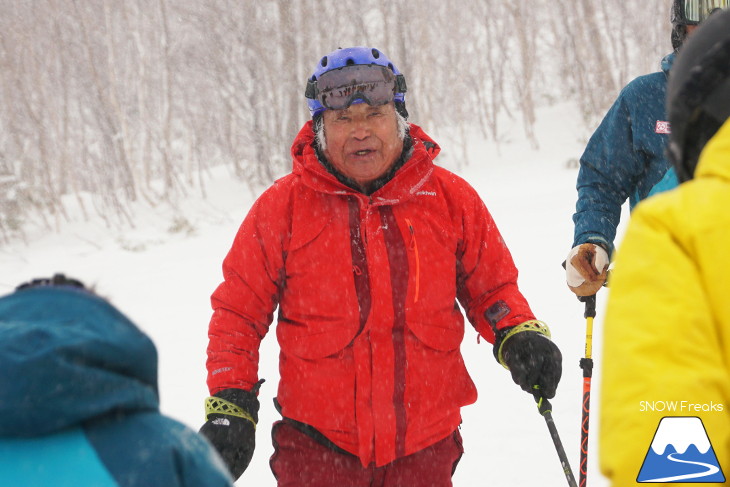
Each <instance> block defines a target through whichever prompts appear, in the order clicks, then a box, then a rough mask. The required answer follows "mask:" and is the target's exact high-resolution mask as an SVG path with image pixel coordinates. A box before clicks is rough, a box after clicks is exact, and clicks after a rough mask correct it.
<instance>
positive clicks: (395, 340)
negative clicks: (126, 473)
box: [201, 47, 561, 487]
mask: <svg viewBox="0 0 730 487" xmlns="http://www.w3.org/2000/svg"><path fill="white" fill-rule="evenodd" d="M405 92H406V83H405V79H404V77H403V75H402V74H401V73H400V72H399V71H398V69H397V68H396V67H395V65H394V64H393V63H392V62H391V61H390V60H389V59H388V58H387V56H386V55H385V54H384V53H382V52H380V51H378V50H377V49H373V48H369V47H352V48H347V49H338V50H337V51H334V52H332V53H330V54H328V55H327V56H325V57H323V58H322V59H321V60H320V61H319V63H318V64H317V67H316V69H315V71H314V74H313V75H312V76H311V78H310V79H309V80H308V82H307V89H306V97H307V98H308V103H309V109H310V111H311V114H312V120H311V121H309V122H307V123H306V124H305V125H304V127H302V129H301V131H300V132H299V135H298V136H297V137H296V139H295V141H294V144H293V146H292V156H293V160H294V162H293V166H294V167H293V170H292V172H291V174H289V175H287V176H286V177H284V178H282V179H280V180H278V181H276V182H275V183H274V184H273V185H272V186H271V187H270V188H269V189H268V190H267V191H266V192H264V193H263V194H262V195H261V197H260V198H259V199H258V200H257V201H256V202H255V203H254V205H253V207H252V208H251V210H250V211H249V213H248V215H247V216H246V218H245V220H244V222H243V224H242V226H241V228H240V230H239V231H238V234H237V235H236V238H235V240H234V242H233V246H232V247H231V250H230V252H229V253H228V255H227V256H226V258H225V260H224V262H223V274H224V281H223V283H222V284H220V286H219V287H218V288H217V289H216V290H215V292H214V293H213V296H212V305H213V309H214V313H213V317H212V319H211V322H210V329H209V338H210V342H209V345H208V362H207V367H208V386H209V389H210V392H211V394H212V396H211V397H210V398H208V400H207V422H206V423H205V424H204V425H203V427H202V429H201V432H202V433H203V434H205V435H206V436H207V437H208V438H209V439H210V440H211V442H212V443H213V444H214V445H215V446H216V447H217V448H218V450H219V451H220V453H221V454H222V456H223V458H224V459H225V460H226V461H227V463H228V465H229V468H230V469H231V471H232V473H233V475H234V477H236V478H238V477H239V476H240V475H241V474H242V473H243V471H244V470H245V469H246V467H247V466H248V463H249V462H250V460H251V456H252V454H253V449H254V444H255V443H254V428H255V424H256V422H257V413H258V408H259V403H258V400H257V398H256V396H257V392H258V388H259V386H260V384H261V382H262V381H260V380H259V377H258V373H257V372H258V360H259V345H260V342H261V340H262V339H263V337H264V336H265V335H266V333H267V331H268V329H269V326H270V324H271V323H272V321H273V314H274V311H275V310H276V308H277V307H278V308H279V312H278V318H277V330H276V335H277V338H278V341H279V346H280V357H279V364H280V365H279V368H280V372H281V378H280V382H279V388H278V395H277V407H278V408H279V409H280V412H281V414H282V416H283V419H282V421H279V422H277V423H276V424H275V425H274V431H273V440H274V446H275V452H274V455H273V457H272V459H271V468H272V470H273V472H274V475H275V476H276V478H277V480H278V485H280V486H290V485H291V486H294V485H297V486H302V485H304V486H318V487H323V486H333V487H334V486H337V487H340V486H343V485H348V486H373V485H378V486H398V485H409V486H411V487H413V486H425V485H428V486H450V485H451V476H452V474H453V472H454V469H455V468H456V464H457V463H458V461H459V458H460V457H461V454H462V452H463V449H462V446H461V438H460V436H459V432H458V426H459V424H460V423H461V415H460V408H461V407H462V406H465V405H467V404H471V403H473V402H474V401H476V398H477V391H476V388H475V386H474V384H473V382H472V380H471V378H470V377H469V374H468V373H467V370H466V368H465V366H464V360H463V358H462V355H461V352H460V344H461V342H462V339H463V336H464V317H463V315H462V313H461V311H460V309H459V306H457V301H458V303H460V304H461V306H462V307H463V309H464V310H465V311H466V315H467V318H468V320H469V322H470V323H471V324H472V326H474V328H475V329H476V331H477V332H478V333H479V334H480V335H481V336H483V337H484V338H485V339H486V340H488V341H489V342H490V343H493V344H494V355H495V357H496V358H497V360H498V361H499V362H500V363H501V364H502V365H504V366H505V367H507V368H508V369H509V370H510V372H511V373H512V378H513V379H514V381H515V382H516V383H517V384H518V385H520V386H521V387H522V388H523V389H524V390H525V391H528V392H530V393H531V394H537V395H542V396H544V397H547V398H551V397H553V396H554V395H555V389H556V387H557V384H558V381H559V380H560V375H561V354H560V352H559V350H558V348H557V347H556V346H555V344H554V343H553V342H552V341H551V340H550V338H549V331H548V329H547V327H546V326H545V325H544V324H543V323H542V322H539V321H537V320H535V317H534V315H533V313H532V311H531V310H530V308H529V306H528V304H527V302H526V300H525V298H524V297H523V296H522V294H520V291H519V290H518V287H517V270H516V268H515V266H514V263H513V261H512V258H511V256H510V253H509V251H508V249H507V247H506V246H505V243H504V241H503V240H502V238H501V236H500V234H499V231H498V230H497V227H496V225H495V223H494V221H493V219H492V217H491V215H490V214H489V212H488V211H487V208H486V207H485V205H484V203H483V202H482V200H481V199H480V198H479V195H478V194H477V192H476V191H475V190H474V189H473V188H472V187H471V186H469V184H467V183H466V182H465V181H464V180H462V179H461V178H459V177H458V176H456V175H454V174H452V173H450V172H449V171H447V170H445V169H443V168H441V167H438V166H436V165H435V164H434V162H433V160H434V158H435V157H436V155H437V154H438V153H439V146H438V145H437V144H436V143H435V142H434V141H433V140H432V139H431V138H430V137H429V136H428V135H426V133H425V132H424V131H423V130H422V129H421V128H420V127H418V126H417V125H414V124H412V123H408V122H407V121H406V119H407V116H408V113H407V111H406V109H405V99H404V94H405Z"/></svg>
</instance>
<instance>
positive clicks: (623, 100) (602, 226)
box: [573, 53, 678, 253]
mask: <svg viewBox="0 0 730 487" xmlns="http://www.w3.org/2000/svg"><path fill="white" fill-rule="evenodd" d="M674 58H675V53H671V54H669V55H667V56H665V57H664V59H662V71H660V72H656V73H652V74H648V75H645V76H640V77H638V78H636V79H634V80H633V81H631V82H630V83H629V84H628V85H626V86H625V87H624V89H623V90H621V93H620V94H619V96H618V98H617V99H616V101H615V102H614V104H613V106H612V107H611V108H610V109H609V111H608V113H607V114H606V116H605V117H604V119H603V121H602V122H601V124H600V125H599V126H598V128H597V129H596V131H595V132H594V133H593V135H592V136H591V139H590V140H589V141H588V145H587V146H586V149H585V151H584V152H583V155H582V156H581V158H580V171H579V173H578V183H577V189H578V202H577V203H576V212H575V214H574V215H573V222H574V223H575V234H574V240H573V246H574V247H575V246H576V245H580V244H582V243H586V242H591V243H595V244H598V245H601V246H603V247H604V248H605V249H606V250H608V251H609V253H613V248H614V245H613V241H614V239H615V237H616V228H617V227H618V224H619V220H620V218H621V206H622V205H623V204H624V202H625V201H626V200H627V199H629V204H630V208H631V209H633V208H634V206H635V205H636V204H637V203H638V202H639V201H641V200H643V199H644V198H647V197H649V196H651V195H653V194H656V193H658V192H661V191H666V190H668V189H671V188H674V187H675V186H677V184H678V180H677V176H676V174H675V172H674V168H673V167H672V166H671V163H670V162H669V161H668V160H667V158H666V155H665V147H666V144H667V142H668V138H669V123H668V122H667V120H668V118H667V115H666V109H665V97H666V90H667V76H668V74H669V69H670V68H671V66H672V63H673V62H674Z"/></svg>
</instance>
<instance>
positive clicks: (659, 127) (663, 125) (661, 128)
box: [654, 120, 672, 135]
mask: <svg viewBox="0 0 730 487" xmlns="http://www.w3.org/2000/svg"><path fill="white" fill-rule="evenodd" d="M654 132H656V133H658V134H664V135H668V134H671V133H672V126H671V124H670V123H669V122H665V121H663V120H657V121H656V126H655V127H654Z"/></svg>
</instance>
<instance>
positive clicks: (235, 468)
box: [200, 380, 263, 480]
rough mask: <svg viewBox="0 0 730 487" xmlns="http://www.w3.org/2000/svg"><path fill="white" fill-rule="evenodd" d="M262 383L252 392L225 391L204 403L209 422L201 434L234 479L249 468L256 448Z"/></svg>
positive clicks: (201, 430)
mask: <svg viewBox="0 0 730 487" xmlns="http://www.w3.org/2000/svg"><path fill="white" fill-rule="evenodd" d="M262 382H263V380H261V381H259V382H258V383H257V384H256V385H255V386H254V388H253V389H252V390H251V391H246V390H243V389H224V390H222V391H219V392H217V393H215V394H214V395H213V396H211V397H209V398H207V399H206V400H205V416H206V422H205V424H204V425H203V427H202V428H200V433H201V434H202V435H204V436H205V437H206V438H208V441H210V442H211V443H212V444H213V446H214V447H215V449H216V450H218V453H219V454H220V456H221V458H223V461H224V462H225V463H226V465H227V466H228V470H230V472H231V475H232V476H233V478H234V479H235V480H237V479H238V478H239V477H240V476H241V474H243V472H244V471H245V470H246V468H247V467H248V464H249V463H250V462H251V458H252V457H253V451H254V449H255V448H256V423H257V422H258V420H259V418H258V413H259V400H258V398H257V397H256V393H257V392H258V389H259V387H260V386H261V383H262Z"/></svg>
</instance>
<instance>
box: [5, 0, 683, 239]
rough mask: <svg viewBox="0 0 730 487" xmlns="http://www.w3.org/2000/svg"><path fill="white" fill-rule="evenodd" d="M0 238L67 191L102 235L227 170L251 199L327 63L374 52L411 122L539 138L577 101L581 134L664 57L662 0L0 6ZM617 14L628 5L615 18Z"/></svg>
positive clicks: (463, 140) (93, 1) (216, 0)
mask: <svg viewBox="0 0 730 487" xmlns="http://www.w3.org/2000/svg"><path fill="white" fill-rule="evenodd" d="M0 7H1V8H2V11H3V15H2V16H0V32H2V34H1V35H0V238H9V237H10V236H11V235H12V234H14V233H17V232H18V231H19V230H20V229H22V223H23V219H24V218H25V215H27V214H30V213H33V214H34V215H38V216H40V218H43V219H44V222H45V225H46V226H47V227H49V228H57V227H58V226H59V225H60V224H61V223H62V222H63V220H64V219H66V218H67V217H66V212H65V205H64V202H65V201H68V200H67V198H68V197H72V198H75V199H76V201H78V203H79V204H80V205H82V208H83V209H84V211H88V213H87V214H88V215H91V214H92V212H93V213H98V214H100V215H102V216H103V217H104V218H105V219H106V220H107V222H108V224H109V225H118V224H120V223H122V224H124V225H133V224H134V212H133V211H132V206H133V205H134V204H136V203H135V202H138V201H144V202H145V204H147V205H158V204H166V205H172V206H173V207H174V206H175V204H176V202H178V201H179V200H180V199H181V198H184V197H185V196H186V195H187V194H189V193H190V191H204V190H205V182H206V174H207V172H208V171H209V170H210V169H211V168H213V167H215V166H226V167H228V168H229V169H230V171H231V173H232V174H234V175H235V176H236V177H238V178H240V179H242V180H243V181H246V182H247V183H248V185H249V187H250V189H251V191H253V192H257V191H260V190H261V188H263V187H265V186H267V185H268V184H269V183H270V182H271V181H272V180H273V179H274V178H276V177H278V176H280V175H282V174H284V173H286V172H287V171H288V170H289V169H290V160H289V144H290V143H291V140H292V138H293V137H294V135H295V134H296V132H297V130H299V127H301V125H302V123H303V122H304V121H306V120H307V119H308V117H309V114H308V112H307V109H306V103H305V102H304V99H303V92H304V86H305V81H306V78H307V76H309V75H310V72H311V69H312V67H313V64H314V62H316V60H317V59H318V56H321V55H322V54H323V53H326V52H329V51H331V50H334V49H336V48H337V47H345V46H350V45H371V46H375V47H378V48H380V49H382V50H383V51H385V52H386V53H388V55H389V56H390V57H391V58H392V59H393V60H394V61H396V62H397V64H398V66H399V68H400V69H401V71H403V72H404V73H405V74H406V77H407V80H408V84H409V92H408V94H407V105H408V110H409V112H410V114H411V121H413V122H415V123H418V124H420V125H423V126H424V127H425V128H427V129H428V130H429V131H433V130H442V131H448V133H449V134H450V135H451V136H454V137H455V144H449V146H450V148H451V149H450V150H449V151H445V160H448V161H451V163H452V164H454V165H456V166H457V167H458V166H459V165H460V164H466V163H467V162H468V161H467V160H466V153H467V148H468V146H469V144H470V142H471V141H472V140H473V139H474V138H475V137H476V138H482V139H484V138H486V139H491V140H493V141H495V142H496V143H501V142H503V141H504V140H507V139H506V137H507V135H508V134H506V133H505V132H504V131H503V130H502V127H503V125H504V121H505V119H507V118H518V117H519V119H521V120H522V122H523V123H522V124H523V127H524V133H523V134H514V133H513V134H509V137H510V140H511V141H513V142H515V141H516V142H519V141H520V139H523V140H524V141H525V143H529V144H532V145H533V146H535V145H536V140H537V138H536V134H535V133H534V125H535V118H536V115H535V114H536V110H537V109H538V108H539V107H540V106H541V105H543V104H546V103H554V102H555V101H558V100H561V101H562V100H564V101H568V102H572V103H576V104H577V105H578V106H579V107H581V110H582V113H583V115H584V120H585V122H586V132H587V133H590V131H592V129H593V128H594V126H595V123H597V120H598V119H599V117H600V116H601V115H602V114H603V113H604V112H605V110H606V109H607V108H608V106H609V105H610V103H611V102H612V100H613V99H614V98H615V96H616V95H617V94H618V90H619V89H620V87H621V86H623V85H624V84H625V83H626V82H627V81H629V80H630V79H631V78H632V77H635V76H637V75H640V74H644V73H646V72H650V71H655V70H656V69H658V62H659V59H660V57H661V56H662V55H663V54H666V52H668V51H669V49H670V46H669V25H668V24H669V22H668V11H669V1H668V0H646V1H645V2H641V5H640V6H637V5H632V6H630V7H628V6H627V4H626V2H624V1H622V0H604V1H602V2H591V1H588V0H580V1H573V0H555V1H548V0H529V1H528V0H518V1H516V2H501V1H497V0H471V1H464V2H442V1H438V0H423V1H421V2H417V3H414V2H409V1H407V0H388V1H385V0H359V1H357V2H355V1H353V0H340V1H337V2H335V1H330V0H297V1H291V0H273V1H271V2H261V1H257V0H198V1H195V2H180V1H177V0H155V1H152V2H149V1H144V0H129V1H126V2H116V1H113V0H34V1H28V0H22V1H17V0H0ZM629 8H631V10H630V11H629V10H628V9H629Z"/></svg>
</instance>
